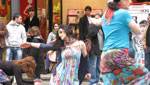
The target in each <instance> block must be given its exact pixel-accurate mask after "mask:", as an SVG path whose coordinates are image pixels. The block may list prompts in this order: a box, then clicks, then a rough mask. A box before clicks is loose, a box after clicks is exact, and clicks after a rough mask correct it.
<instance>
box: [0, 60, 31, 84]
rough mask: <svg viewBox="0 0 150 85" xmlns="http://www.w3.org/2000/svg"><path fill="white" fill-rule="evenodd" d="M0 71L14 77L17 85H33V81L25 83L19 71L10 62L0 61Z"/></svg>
mask: <svg viewBox="0 0 150 85" xmlns="http://www.w3.org/2000/svg"><path fill="white" fill-rule="evenodd" d="M0 69H2V70H3V71H4V72H5V74H6V75H8V76H15V78H16V82H17V85H34V82H33V81H25V80H23V79H22V71H21V69H20V68H19V67H18V66H17V65H16V64H14V63H13V62H12V61H0Z"/></svg>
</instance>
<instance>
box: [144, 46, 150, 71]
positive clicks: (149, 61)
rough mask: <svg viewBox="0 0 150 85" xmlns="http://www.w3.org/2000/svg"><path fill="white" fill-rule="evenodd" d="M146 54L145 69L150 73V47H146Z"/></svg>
mask: <svg viewBox="0 0 150 85" xmlns="http://www.w3.org/2000/svg"><path fill="white" fill-rule="evenodd" d="M146 48H147V50H146V52H145V67H146V68H147V69H148V70H149V71H150V47H146Z"/></svg>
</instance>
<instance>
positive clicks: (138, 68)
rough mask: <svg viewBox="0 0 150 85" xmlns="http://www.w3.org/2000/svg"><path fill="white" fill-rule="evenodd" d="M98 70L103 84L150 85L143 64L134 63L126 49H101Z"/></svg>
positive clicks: (149, 75) (148, 74)
mask: <svg viewBox="0 0 150 85" xmlns="http://www.w3.org/2000/svg"><path fill="white" fill-rule="evenodd" d="M100 70H101V72H102V74H103V76H102V79H103V81H105V82H104V85H122V84H127V85H150V73H148V70H147V69H146V68H145V67H144V65H141V64H138V63H135V60H134V59H133V58H131V57H130V56H129V55H128V49H110V50H107V51H103V53H102V56H101V62H100Z"/></svg>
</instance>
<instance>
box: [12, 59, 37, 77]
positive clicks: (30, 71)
mask: <svg viewBox="0 0 150 85" xmlns="http://www.w3.org/2000/svg"><path fill="white" fill-rule="evenodd" d="M13 62H14V63H15V64H16V65H17V66H18V67H19V68H21V70H22V72H26V73H27V76H28V77H29V78H32V77H33V76H34V72H35V68H36V62H35V60H34V58H33V57H32V56H28V57H25V58H24V59H21V60H14V61H13Z"/></svg>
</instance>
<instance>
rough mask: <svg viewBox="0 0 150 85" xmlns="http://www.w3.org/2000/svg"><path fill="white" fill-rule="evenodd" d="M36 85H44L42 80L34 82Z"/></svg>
mask: <svg viewBox="0 0 150 85" xmlns="http://www.w3.org/2000/svg"><path fill="white" fill-rule="evenodd" d="M34 85H42V80H41V79H38V78H37V79H35V80H34Z"/></svg>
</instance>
